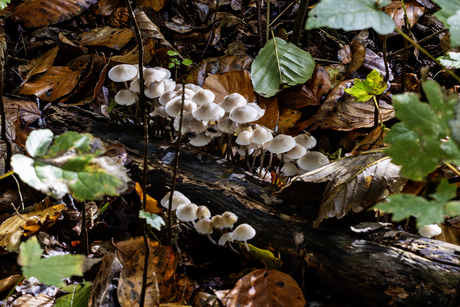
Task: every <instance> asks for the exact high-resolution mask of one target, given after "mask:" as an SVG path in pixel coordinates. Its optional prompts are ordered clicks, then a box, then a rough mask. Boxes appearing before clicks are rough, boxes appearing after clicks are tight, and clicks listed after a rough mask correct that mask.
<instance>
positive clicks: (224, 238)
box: [217, 232, 233, 246]
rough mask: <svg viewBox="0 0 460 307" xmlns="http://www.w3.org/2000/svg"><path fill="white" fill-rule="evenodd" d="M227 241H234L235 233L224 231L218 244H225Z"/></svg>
mask: <svg viewBox="0 0 460 307" xmlns="http://www.w3.org/2000/svg"><path fill="white" fill-rule="evenodd" d="M227 242H230V243H231V242H233V233H231V232H226V233H224V234H223V235H222V236H221V237H220V238H219V241H218V242H217V244H219V245H220V246H224V245H225V244H226V243H227Z"/></svg>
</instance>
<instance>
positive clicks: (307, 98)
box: [276, 66, 331, 110]
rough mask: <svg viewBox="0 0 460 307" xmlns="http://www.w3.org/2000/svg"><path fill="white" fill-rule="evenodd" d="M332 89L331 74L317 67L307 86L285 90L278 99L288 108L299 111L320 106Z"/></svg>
mask: <svg viewBox="0 0 460 307" xmlns="http://www.w3.org/2000/svg"><path fill="white" fill-rule="evenodd" d="M330 88H331V82H330V80H329V73H328V72H327V70H326V69H324V68H323V67H321V66H316V67H315V70H314V71H313V75H312V77H311V78H310V79H309V80H308V81H307V82H306V83H305V84H303V85H297V86H294V87H291V88H288V89H285V90H283V91H282V92H280V93H279V94H278V95H276V97H277V98H278V100H279V102H281V103H282V104H284V105H286V106H287V107H288V108H291V109H296V110H297V109H300V108H303V107H305V106H319V105H320V101H321V97H322V96H323V95H324V94H326V93H328V92H329V90H330Z"/></svg>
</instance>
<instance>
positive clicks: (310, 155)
mask: <svg viewBox="0 0 460 307" xmlns="http://www.w3.org/2000/svg"><path fill="white" fill-rule="evenodd" d="M328 163H329V159H328V158H327V157H326V156H325V155H323V154H322V153H320V152H319V151H308V152H307V153H306V154H305V155H303V156H302V158H300V159H299V160H298V161H297V165H299V166H300V168H301V169H303V170H306V171H312V170H314V169H317V168H320V167H321V166H323V165H326V164H328Z"/></svg>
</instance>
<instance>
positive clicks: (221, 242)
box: [218, 232, 241, 255]
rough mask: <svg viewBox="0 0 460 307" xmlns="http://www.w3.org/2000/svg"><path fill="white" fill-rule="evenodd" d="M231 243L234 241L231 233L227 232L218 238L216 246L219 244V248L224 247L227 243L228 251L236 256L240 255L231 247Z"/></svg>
mask: <svg viewBox="0 0 460 307" xmlns="http://www.w3.org/2000/svg"><path fill="white" fill-rule="evenodd" d="M233 241H234V239H233V233H232V232H227V233H224V234H223V235H222V236H221V237H220V239H219V241H218V244H219V245H220V246H225V244H227V242H228V246H230V249H231V250H232V251H233V252H235V253H236V254H238V255H241V253H240V252H239V251H237V250H236V249H235V248H234V247H233V245H232V243H233Z"/></svg>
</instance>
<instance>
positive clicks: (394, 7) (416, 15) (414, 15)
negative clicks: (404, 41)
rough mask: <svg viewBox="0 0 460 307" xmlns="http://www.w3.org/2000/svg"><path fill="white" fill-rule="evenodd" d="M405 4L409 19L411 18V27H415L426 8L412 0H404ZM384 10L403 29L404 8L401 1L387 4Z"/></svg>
mask: <svg viewBox="0 0 460 307" xmlns="http://www.w3.org/2000/svg"><path fill="white" fill-rule="evenodd" d="M404 6H405V8H406V13H407V19H408V20H409V23H410V27H413V26H414V25H415V24H416V23H417V21H418V20H419V19H420V17H422V16H423V14H425V8H424V7H423V6H422V5H421V4H420V3H418V2H417V1H412V0H409V1H407V0H406V1H404ZM384 11H385V13H387V14H388V15H390V17H391V18H392V19H393V21H394V22H395V24H396V27H398V29H400V30H401V29H402V28H403V27H404V25H405V21H404V9H403V7H402V2H401V1H393V2H392V3H391V4H390V5H387V6H385V8H384Z"/></svg>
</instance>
